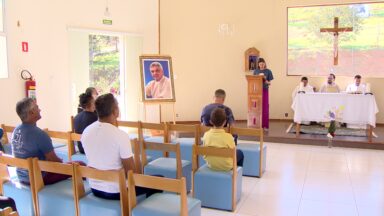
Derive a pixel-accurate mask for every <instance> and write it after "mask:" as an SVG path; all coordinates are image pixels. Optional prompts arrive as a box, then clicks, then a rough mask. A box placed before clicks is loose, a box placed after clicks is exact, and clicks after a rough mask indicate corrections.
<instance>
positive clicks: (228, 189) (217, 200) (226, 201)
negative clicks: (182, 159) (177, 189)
mask: <svg viewBox="0 0 384 216" xmlns="http://www.w3.org/2000/svg"><path fill="white" fill-rule="evenodd" d="M194 148H195V149H194V156H193V159H194V160H193V190H192V191H193V196H194V197H195V198H197V199H199V200H201V205H202V206H204V207H208V208H216V209H223V210H232V211H235V209H236V204H237V202H238V201H239V200H240V198H241V191H242V171H243V169H242V167H237V165H236V164H237V160H236V149H223V148H212V147H201V146H195V147H194ZM199 155H209V156H216V157H226V158H232V160H233V170H231V171H215V170H212V169H210V168H209V167H208V165H204V166H202V167H198V166H197V165H198V163H197V159H196V158H197V157H198V156H199ZM234 170H235V172H234Z"/></svg>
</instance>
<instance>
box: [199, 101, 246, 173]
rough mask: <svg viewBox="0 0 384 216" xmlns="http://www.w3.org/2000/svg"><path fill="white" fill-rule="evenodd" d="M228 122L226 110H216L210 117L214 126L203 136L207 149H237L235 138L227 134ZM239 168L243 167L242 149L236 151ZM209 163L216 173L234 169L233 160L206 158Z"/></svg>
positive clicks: (214, 157)
mask: <svg viewBox="0 0 384 216" xmlns="http://www.w3.org/2000/svg"><path fill="white" fill-rule="evenodd" d="M226 121H227V116H226V114H225V110H224V109H222V108H215V109H214V110H213V111H212V113H211V117H210V122H211V124H212V125H213V128H211V129H210V130H209V131H207V132H205V134H204V136H203V145H204V146H205V147H213V148H230V149H233V148H236V145H235V142H234V140H233V137H232V135H231V134H230V133H226V132H225V130H224V125H225V123H226ZM236 158H237V166H241V167H242V166H243V160H244V154H243V152H242V151H241V150H240V149H237V150H236ZM204 160H205V161H207V164H208V167H209V168H211V169H213V170H216V171H229V170H231V169H232V168H233V163H232V159H231V158H223V157H216V156H204Z"/></svg>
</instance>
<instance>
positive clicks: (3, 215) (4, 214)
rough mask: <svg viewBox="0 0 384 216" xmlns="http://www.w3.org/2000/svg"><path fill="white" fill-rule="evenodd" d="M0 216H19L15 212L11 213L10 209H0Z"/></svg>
mask: <svg viewBox="0 0 384 216" xmlns="http://www.w3.org/2000/svg"><path fill="white" fill-rule="evenodd" d="M0 216H19V214H18V213H17V212H16V211H13V210H12V208H11V207H6V208H4V209H0Z"/></svg>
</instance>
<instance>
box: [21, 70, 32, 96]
mask: <svg viewBox="0 0 384 216" xmlns="http://www.w3.org/2000/svg"><path fill="white" fill-rule="evenodd" d="M21 78H22V79H23V80H25V96H26V97H28V98H33V99H36V81H35V80H34V79H33V76H32V74H31V73H30V72H29V71H28V70H22V71H21Z"/></svg>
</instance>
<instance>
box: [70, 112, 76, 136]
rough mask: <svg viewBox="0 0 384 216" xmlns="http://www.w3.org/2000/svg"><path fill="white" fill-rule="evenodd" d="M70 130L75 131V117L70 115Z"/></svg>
mask: <svg viewBox="0 0 384 216" xmlns="http://www.w3.org/2000/svg"><path fill="white" fill-rule="evenodd" d="M71 132H73V133H75V117H74V116H72V115H71Z"/></svg>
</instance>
